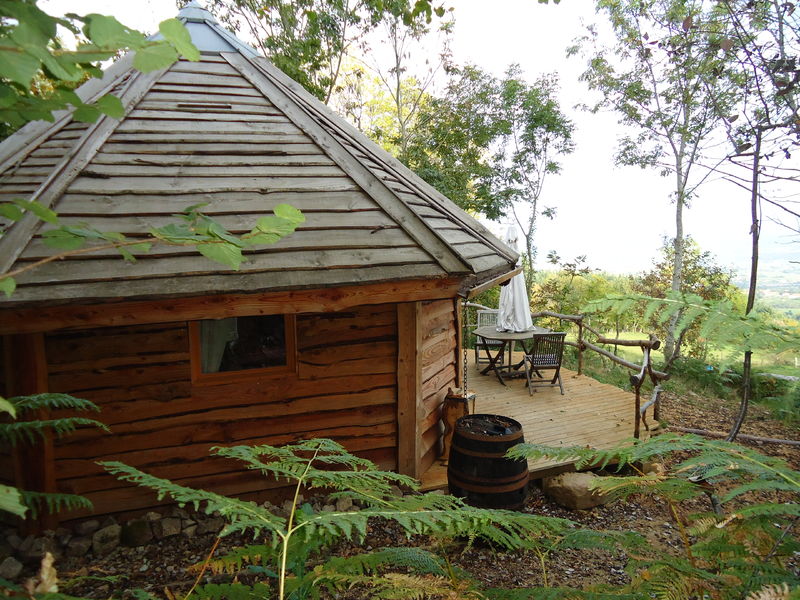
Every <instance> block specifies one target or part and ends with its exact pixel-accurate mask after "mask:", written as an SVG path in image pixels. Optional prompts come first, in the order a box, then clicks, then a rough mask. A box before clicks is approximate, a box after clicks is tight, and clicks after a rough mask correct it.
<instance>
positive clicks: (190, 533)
mask: <svg viewBox="0 0 800 600" xmlns="http://www.w3.org/2000/svg"><path fill="white" fill-rule="evenodd" d="M181 533H183V535H185V536H186V537H187V538H192V537H194V536H195V535H197V525H189V526H187V527H184V528H183V531H182V532H181Z"/></svg>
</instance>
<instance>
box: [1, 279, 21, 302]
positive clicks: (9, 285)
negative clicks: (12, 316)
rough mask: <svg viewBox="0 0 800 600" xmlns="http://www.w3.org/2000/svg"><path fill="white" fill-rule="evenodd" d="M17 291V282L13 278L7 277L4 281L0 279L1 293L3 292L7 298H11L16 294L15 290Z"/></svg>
mask: <svg viewBox="0 0 800 600" xmlns="http://www.w3.org/2000/svg"><path fill="white" fill-rule="evenodd" d="M16 289H17V282H16V281H14V278H13V277H9V276H8V275H6V276H5V277H3V278H2V279H0V292H3V293H4V294H5V295H6V297H8V298H10V297H11V294H13V293H14V290H16Z"/></svg>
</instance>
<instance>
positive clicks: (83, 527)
mask: <svg viewBox="0 0 800 600" xmlns="http://www.w3.org/2000/svg"><path fill="white" fill-rule="evenodd" d="M98 529H100V521H97V520H96V519H91V520H89V521H83V522H81V523H78V524H77V525H76V526H75V533H76V534H77V535H79V536H81V537H88V536H90V535H92V534H93V533H94V532H95V531H97V530H98Z"/></svg>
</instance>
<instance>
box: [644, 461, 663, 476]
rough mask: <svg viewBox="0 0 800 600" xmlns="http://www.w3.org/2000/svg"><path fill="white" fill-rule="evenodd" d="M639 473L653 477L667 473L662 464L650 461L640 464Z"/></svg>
mask: <svg viewBox="0 0 800 600" xmlns="http://www.w3.org/2000/svg"><path fill="white" fill-rule="evenodd" d="M641 471H642V473H644V474H645V475H649V474H651V473H652V474H654V475H665V474H666V472H667V470H666V468H665V467H664V464H663V463H660V462H658V461H650V460H647V461H644V462H642V465H641Z"/></svg>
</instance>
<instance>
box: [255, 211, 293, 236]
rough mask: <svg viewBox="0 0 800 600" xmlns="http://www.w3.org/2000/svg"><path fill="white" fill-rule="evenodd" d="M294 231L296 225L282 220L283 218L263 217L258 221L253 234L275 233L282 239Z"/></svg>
mask: <svg viewBox="0 0 800 600" xmlns="http://www.w3.org/2000/svg"><path fill="white" fill-rule="evenodd" d="M293 231H294V223H292V222H291V221H287V220H286V219H282V218H281V217H273V216H272V215H269V216H266V217H261V218H260V219H259V220H258V221H256V227H255V229H254V230H253V233H273V234H275V235H279V236H281V237H283V236H285V235H289V234H290V233H292V232H293Z"/></svg>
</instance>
